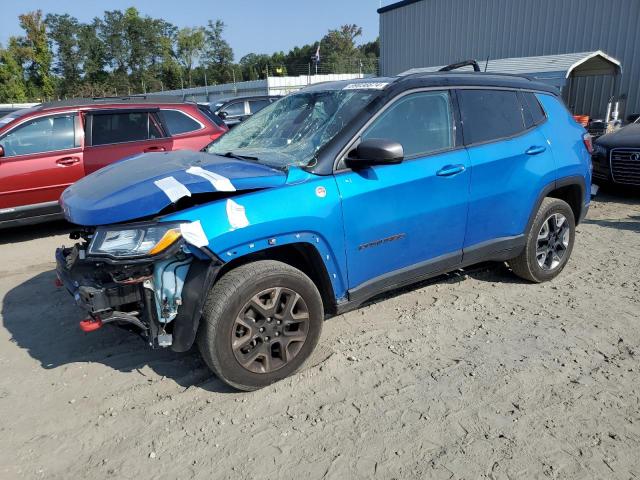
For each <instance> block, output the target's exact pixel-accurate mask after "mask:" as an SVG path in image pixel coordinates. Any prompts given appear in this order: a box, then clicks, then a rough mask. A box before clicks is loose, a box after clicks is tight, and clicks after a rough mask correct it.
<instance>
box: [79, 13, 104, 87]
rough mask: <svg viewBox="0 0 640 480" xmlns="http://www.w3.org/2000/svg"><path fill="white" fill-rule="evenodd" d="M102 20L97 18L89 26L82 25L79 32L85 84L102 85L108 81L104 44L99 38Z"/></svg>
mask: <svg viewBox="0 0 640 480" xmlns="http://www.w3.org/2000/svg"><path fill="white" fill-rule="evenodd" d="M100 26H101V20H100V19H98V18H96V19H94V20H93V22H91V23H89V24H82V25H80V28H79V30H78V46H79V51H78V55H79V57H80V62H81V65H82V66H81V69H82V73H83V79H84V81H85V83H89V84H92V83H95V84H100V83H104V82H106V81H107V78H108V76H109V75H108V74H107V72H106V71H105V66H106V65H107V64H108V61H107V52H106V47H105V44H104V42H103V41H102V39H101V38H99V36H98V29H99V28H100Z"/></svg>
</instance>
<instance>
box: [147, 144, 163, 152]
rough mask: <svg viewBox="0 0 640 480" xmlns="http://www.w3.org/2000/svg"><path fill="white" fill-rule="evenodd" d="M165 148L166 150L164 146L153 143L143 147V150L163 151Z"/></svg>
mask: <svg viewBox="0 0 640 480" xmlns="http://www.w3.org/2000/svg"><path fill="white" fill-rule="evenodd" d="M166 150H167V149H166V148H164V147H161V146H159V145H154V146H152V147H147V148H145V149H144V151H145V152H164V151H166Z"/></svg>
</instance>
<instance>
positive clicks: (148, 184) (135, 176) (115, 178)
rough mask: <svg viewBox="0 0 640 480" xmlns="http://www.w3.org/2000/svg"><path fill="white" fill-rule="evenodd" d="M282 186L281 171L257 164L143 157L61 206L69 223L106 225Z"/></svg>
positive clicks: (83, 187)
mask: <svg viewBox="0 0 640 480" xmlns="http://www.w3.org/2000/svg"><path fill="white" fill-rule="evenodd" d="M285 182H286V174H285V172H283V171H281V170H277V169H274V168H271V167H268V166H265V165H260V164H258V163H251V162H247V161H242V160H236V159H232V158H227V157H221V156H218V155H212V154H209V153H204V152H192V151H186V150H179V151H173V152H166V153H145V154H142V155H138V156H135V157H132V158H128V159H126V160H123V161H120V162H116V163H114V164H111V165H109V166H107V167H105V168H103V169H101V170H98V171H97V172H95V173H93V174H91V175H89V176H87V177H85V178H83V179H82V180H80V181H78V182H76V183H74V184H73V185H71V186H70V187H69V188H67V189H66V190H65V191H64V193H63V194H62V197H61V199H60V204H61V205H62V209H63V211H64V215H65V217H66V219H67V220H68V221H70V222H71V223H75V224H77V225H90V226H93V225H108V224H112V223H119V222H126V221H130V220H135V219H138V218H143V217H148V216H152V215H155V214H157V213H158V212H160V211H161V210H163V209H164V208H166V207H167V206H169V205H171V204H172V203H175V202H177V201H178V200H179V199H180V198H182V197H185V196H192V195H197V194H202V193H211V192H216V191H221V192H233V191H242V190H253V189H260V188H271V187H277V186H280V185H283V184H284V183H285Z"/></svg>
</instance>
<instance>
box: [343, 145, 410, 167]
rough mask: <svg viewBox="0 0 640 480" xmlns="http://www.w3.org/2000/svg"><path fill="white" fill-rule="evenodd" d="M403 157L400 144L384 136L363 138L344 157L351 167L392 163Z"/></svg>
mask: <svg viewBox="0 0 640 480" xmlns="http://www.w3.org/2000/svg"><path fill="white" fill-rule="evenodd" d="M403 159H404V149H403V148H402V145H400V144H399V143H398V142H395V141H393V140H387V139H384V138H370V139H367V140H363V141H361V142H360V144H359V145H358V146H357V147H356V148H355V149H354V150H352V151H351V152H349V156H348V157H347V158H346V160H345V163H346V164H347V166H348V167H350V168H353V169H358V168H366V167H371V166H373V165H392V164H395V163H400V162H402V160H403Z"/></svg>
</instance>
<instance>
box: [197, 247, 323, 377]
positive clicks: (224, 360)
mask: <svg viewBox="0 0 640 480" xmlns="http://www.w3.org/2000/svg"><path fill="white" fill-rule="evenodd" d="M323 319H324V313H323V307H322V299H321V297H320V293H319V292H318V289H317V288H316V286H315V285H314V283H313V282H312V281H311V279H309V277H307V276H306V275H305V274H304V273H302V272H301V271H300V270H298V269H296V268H293V267H291V266H289V265H287V264H285V263H282V262H276V261H272V260H261V261H257V262H253V263H249V264H246V265H242V266H240V267H238V268H235V269H233V270H231V271H229V272H228V273H226V274H225V275H224V276H223V277H222V278H221V279H220V280H219V281H218V282H216V283H215V284H214V286H213V288H212V289H211V292H210V293H209V295H208V297H207V302H206V305H205V309H204V311H203V318H202V321H201V325H200V330H199V332H198V339H197V341H198V347H199V349H200V353H201V355H202V357H203V358H204V360H205V362H206V363H207V365H208V366H209V367H210V368H211V370H213V372H214V373H215V374H216V375H217V376H218V377H219V378H220V379H221V380H223V381H224V382H226V383H227V384H229V385H231V386H232V387H235V388H238V389H240V390H256V389H258V388H262V387H264V386H267V385H269V384H271V383H273V382H277V381H278V380H281V379H283V378H285V377H288V376H289V375H292V374H293V373H295V372H296V371H297V370H298V369H299V368H300V367H301V366H302V365H303V364H304V362H305V360H306V359H307V358H308V357H309V356H310V355H311V352H312V351H313V349H314V348H315V346H316V344H317V343H318V339H319V337H320V332H321V330H322V322H323Z"/></svg>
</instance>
